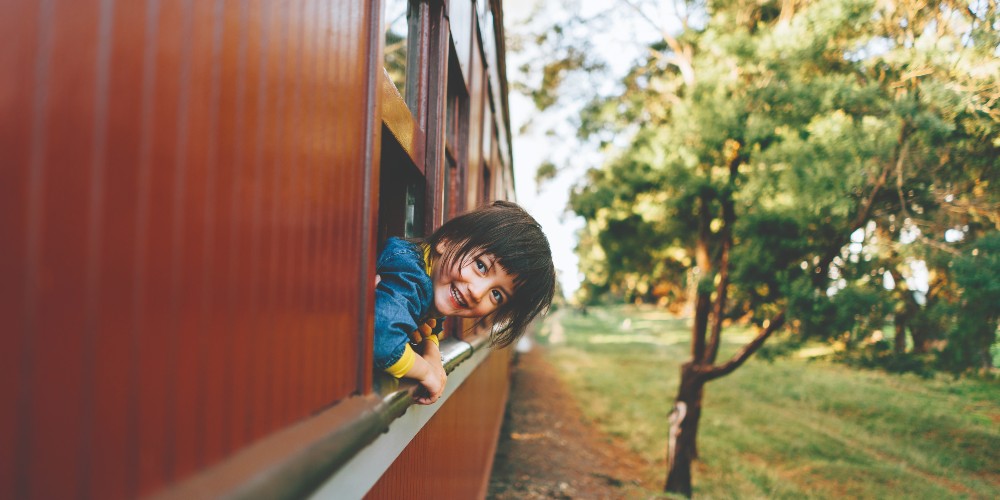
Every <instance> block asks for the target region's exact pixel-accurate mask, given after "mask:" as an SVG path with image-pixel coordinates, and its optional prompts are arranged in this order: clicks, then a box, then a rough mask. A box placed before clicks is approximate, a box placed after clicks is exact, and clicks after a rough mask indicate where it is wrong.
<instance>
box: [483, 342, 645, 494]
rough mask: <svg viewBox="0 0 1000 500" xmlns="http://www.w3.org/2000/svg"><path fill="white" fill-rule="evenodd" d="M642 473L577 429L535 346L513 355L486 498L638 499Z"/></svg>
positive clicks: (593, 434) (628, 457) (586, 429)
mask: <svg viewBox="0 0 1000 500" xmlns="http://www.w3.org/2000/svg"><path fill="white" fill-rule="evenodd" d="M643 467H645V465H644V464H643V461H642V460H641V459H640V458H638V457H636V456H635V455H634V454H631V453H630V452H628V451H626V450H622V449H619V448H618V447H616V446H615V445H614V444H612V443H611V441H610V440H609V439H607V438H606V437H605V436H602V435H600V434H599V432H598V431H596V430H595V429H594V428H593V427H591V426H588V425H587V424H585V423H584V420H583V416H582V414H581V412H580V408H579V407H578V406H577V403H576V401H575V400H574V399H573V398H572V397H571V396H570V394H569V392H568V391H567V389H566V388H565V387H564V386H563V384H562V382H561V381H560V380H559V378H558V376H557V374H556V372H555V369H554V368H553V367H552V366H551V365H550V364H549V363H548V362H547V361H546V360H545V353H544V351H543V349H542V348H541V347H539V346H535V347H534V348H533V349H532V350H531V351H530V352H527V353H521V354H519V355H518V361H517V367H516V369H515V371H514V377H513V380H512V383H511V393H510V400H509V402H508V404H507V416H506V419H505V422H504V427H503V429H502V430H501V435H500V442H499V444H498V446H497V454H496V459H495V461H494V464H493V474H492V476H491V478H490V488H489V493H488V494H487V498H491V499H498V500H500V499H541V498H561V499H568V498H580V499H591V498H593V499H607V498H610V499H615V498H643V497H646V496H648V495H647V494H646V493H644V492H647V491H648V490H644V489H643V488H642V487H643V486H645V487H646V488H649V487H651V485H642V484H641V483H640V480H639V479H638V478H639V477H640V476H641V472H640V471H642V470H643Z"/></svg>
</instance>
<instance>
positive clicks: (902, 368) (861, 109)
mask: <svg viewBox="0 0 1000 500" xmlns="http://www.w3.org/2000/svg"><path fill="white" fill-rule="evenodd" d="M577 3H578V2H564V3H563V4H562V7H563V12H569V13H570V14H569V15H565V16H562V17H546V16H541V15H537V16H534V17H533V19H534V21H533V22H531V23H529V24H526V25H524V26H520V27H513V28H512V29H511V30H510V34H509V36H510V37H511V42H510V46H511V49H512V50H513V51H514V52H515V53H520V56H519V57H520V59H521V60H526V61H527V62H526V63H524V64H523V65H522V66H521V67H520V68H519V69H520V71H521V73H519V74H520V75H521V76H520V77H518V76H517V72H512V73H514V74H513V75H512V78H513V79H514V80H517V79H518V78H521V80H520V81H517V82H515V85H514V86H513V87H514V88H515V89H516V90H520V91H521V92H523V93H525V94H527V95H529V96H530V97H531V98H532V101H533V102H534V104H535V105H536V106H537V108H538V110H539V113H541V114H545V113H555V112H558V110H559V109H560V108H561V107H563V108H564V107H565V106H566V105H567V104H568V103H569V101H571V100H572V101H574V102H576V103H580V102H583V103H584V104H582V105H578V108H577V109H579V110H580V112H579V114H578V115H577V116H575V117H574V118H573V120H572V123H573V129H574V130H573V133H574V137H572V140H573V141H576V143H577V144H579V145H581V146H580V147H583V146H584V145H586V146H588V147H592V148H595V149H596V150H598V151H600V157H601V158H602V160H601V162H600V163H599V164H598V165H595V166H593V167H592V168H589V169H588V170H587V171H586V172H585V173H584V174H583V175H582V176H581V177H580V180H579V181H578V183H577V185H576V187H575V188H574V189H573V192H572V194H571V196H570V203H569V204H570V207H569V208H570V210H571V211H572V212H573V213H575V214H578V215H579V216H582V217H583V219H584V220H585V227H584V228H583V229H582V230H581V231H580V233H579V242H578V246H577V253H578V255H579V257H580V269H581V273H582V275H583V276H584V280H583V282H582V284H581V287H580V289H579V290H578V291H577V292H576V295H575V296H574V297H573V300H574V301H575V303H576V304H578V305H581V306H586V305H593V304H598V303H642V304H655V305H657V306H659V307H661V308H663V309H666V310H670V311H674V312H681V313H686V314H689V315H690V314H694V313H695V309H696V306H697V304H698V300H699V296H700V297H701V298H702V299H704V301H703V302H704V304H705V305H704V307H706V308H707V307H708V304H715V303H721V304H722V306H723V307H722V308H721V311H720V314H719V317H718V318H717V319H718V320H719V321H723V322H725V324H727V325H728V324H730V323H732V324H736V325H747V326H752V325H757V326H758V327H761V326H763V325H765V324H767V322H768V321H769V320H770V319H772V318H774V317H775V316H776V315H777V314H778V313H782V316H781V317H782V318H784V320H785V321H784V330H783V332H784V334H785V335H784V337H783V338H784V339H785V342H786V343H793V344H801V343H804V342H809V341H814V340H821V341H823V342H826V343H827V344H828V345H830V346H833V347H835V348H836V353H837V357H838V358H839V359H841V360H843V361H845V362H847V363H850V364H854V365H859V366H872V367H882V368H885V369H888V370H890V371H898V372H915V373H918V374H923V375H929V374H930V373H932V372H933V371H936V370H944V371H947V372H951V373H955V374H980V375H983V374H985V375H987V376H995V373H996V368H997V367H998V366H1000V364H998V363H1000V344H998V343H997V329H998V318H1000V232H998V229H1000V190H998V189H997V182H998V180H1000V134H998V131H1000V108H998V106H997V103H998V100H1000V14H998V8H997V2H996V1H994V0H973V1H925V0H921V1H911V0H898V1H896V0H823V1H808V0H723V1H684V0H677V1H673V2H670V1H643V0H617V1H613V2H612V1H609V2H605V3H604V4H605V5H606V7H605V9H606V10H603V11H599V12H597V13H596V14H593V13H591V14H589V15H584V14H582V13H581V14H575V15H574V14H573V13H574V12H577V13H579V12H583V11H585V10H586V9H580V8H579V7H578V6H576V4H577ZM551 4H552V2H548V5H549V6H548V7H544V6H539V7H536V8H537V9H538V10H539V12H540V11H541V10H544V9H546V8H551ZM575 6H576V7H575ZM625 18H629V19H631V20H632V21H633V22H638V23H647V24H648V26H649V27H650V28H652V29H653V30H655V31H656V32H657V33H659V34H660V35H662V36H660V37H658V39H657V40H655V41H654V42H652V43H649V44H648V45H647V46H645V47H643V50H642V51H639V52H637V53H639V54H641V55H640V56H638V57H637V58H636V59H634V60H633V61H631V62H630V65H629V68H628V70H627V71H626V72H625V74H624V77H621V76H616V75H614V74H613V73H612V72H610V71H608V61H606V60H603V59H602V57H601V55H600V54H601V52H600V51H599V50H595V45H594V44H595V41H594V33H595V32H597V31H608V30H611V31H613V30H615V29H618V28H616V27H617V26H622V24H620V23H622V19H625ZM543 20H544V21H543ZM581 82H586V84H583V85H581ZM551 133H552V134H553V135H555V134H557V133H560V132H559V131H557V130H553V131H552V132H551ZM567 163H568V162H567V161H566V160H564V159H560V158H545V159H543V161H542V162H541V167H540V168H539V171H538V181H539V182H543V183H544V182H546V180H547V179H551V178H552V177H554V176H557V175H559V174H560V172H563V171H565V170H567V169H571V168H574V165H570V164H567ZM720 294H722V295H723V300H721V301H720V300H719V296H720ZM706 311H707V309H706ZM706 314H708V313H707V312H706ZM702 335H704V334H702ZM775 349H776V347H775V346H772V347H771V349H770V351H769V352H775ZM991 374H992V375H991Z"/></svg>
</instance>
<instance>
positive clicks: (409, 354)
mask: <svg viewBox="0 0 1000 500" xmlns="http://www.w3.org/2000/svg"><path fill="white" fill-rule="evenodd" d="M416 357H417V353H415V352H413V348H412V347H410V344H405V345H404V346H403V355H402V356H400V357H399V361H396V362H395V363H393V364H392V366H390V367H389V368H386V369H385V372H386V373H388V374H389V375H392V376H393V377H396V378H403V375H406V372H408V371H410V368H413V363H414V361H415V360H416Z"/></svg>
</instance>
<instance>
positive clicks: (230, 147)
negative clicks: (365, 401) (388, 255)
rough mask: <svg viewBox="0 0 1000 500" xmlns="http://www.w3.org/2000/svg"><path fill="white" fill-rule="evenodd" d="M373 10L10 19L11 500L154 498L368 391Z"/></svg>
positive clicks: (82, 10)
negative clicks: (367, 174)
mask: <svg viewBox="0 0 1000 500" xmlns="http://www.w3.org/2000/svg"><path fill="white" fill-rule="evenodd" d="M366 4H367V2H347V1H344V2H320V1H312V0H289V1H284V2H281V1H260V0H244V1H223V0H217V1H195V0H147V1H145V2H139V1H131V0H128V1H127V0H38V1H16V2H2V3H0V32H2V33H4V34H5V43H4V46H3V47H2V48H0V110H2V112H0V141H2V142H0V151H2V154H3V158H2V162H3V163H2V169H0V241H2V242H3V244H2V245H0V252H2V253H0V276H2V279H0V298H2V300H0V303H2V305H0V308H2V309H0V332H2V348H0V353H2V354H0V356H2V358H0V370H2V372H0V380H2V382H0V383H2V384H3V385H2V386H0V391H2V392H0V398H2V400H3V401H5V402H6V401H9V402H16V404H15V405H14V408H12V409H11V411H4V412H0V449H2V451H0V497H4V498H10V497H16V498H21V497H34V498H70V497H77V496H83V495H90V496H93V497H96V498H116V497H119V498H120V497H128V496H135V495H136V494H140V493H143V492H149V491H152V490H155V489H157V488H158V487H159V486H161V485H163V484H165V483H167V482H170V481H173V480H176V479H179V478H182V477H184V476H186V475H189V474H190V473H191V472H193V471H196V470H198V469H200V468H203V467H205V466H207V465H209V464H211V463H214V462H217V461H218V460H220V459H221V458H223V457H225V456H226V455H228V454H230V453H232V452H233V451H235V450H237V449H238V448H240V447H242V446H244V445H246V444H247V443H249V442H251V441H253V440H255V439H257V438H259V437H261V436H263V435H265V434H267V433H269V432H271V431H274V430H275V429H279V428H281V427H283V426H286V425H288V424H289V423H290V422H293V421H295V420H298V419H301V418H303V417H306V416H308V415H310V414H311V413H313V412H315V411H316V410H318V409H320V408H323V407H326V406H328V405H330V404H331V403H333V402H335V401H337V400H338V399H340V398H343V397H344V396H346V395H348V394H350V393H352V392H354V391H355V390H356V388H357V387H358V380H357V378H358V373H359V370H358V362H359V360H358V356H357V353H358V352H363V349H362V347H361V345H360V340H359V339H360V332H359V325H361V324H362V323H363V322H362V319H361V318H359V317H358V315H359V313H360V307H359V302H358V301H359V300H360V298H359V293H358V284H359V283H361V282H362V280H363V277H362V276H361V273H363V272H365V271H366V266H360V265H358V263H359V262H363V261H365V259H366V258H367V257H366V256H363V255H362V254H361V253H362V251H363V249H364V248H366V246H365V245H363V244H362V239H363V238H364V237H365V236H364V235H363V234H362V231H363V229H362V228H363V226H362V224H363V218H364V217H365V214H366V212H365V206H364V189H363V188H364V168H363V165H364V164H365V159H366V154H365V151H364V145H365V144H366V143H368V141H366V138H365V136H366V134H368V133H369V130H366V128H365V124H366V123H367V122H366V116H368V115H370V114H371V112H372V111H371V110H370V109H367V108H366V106H367V104H366V101H365V98H366V94H365V89H366V85H367V78H368V67H367V65H368V55H367V54H366V51H365V47H366V46H367V43H368V30H367V26H368V24H369V23H368V21H367V20H368V17H367V16H370V13H368V10H369V9H370V8H371V6H370V5H366Z"/></svg>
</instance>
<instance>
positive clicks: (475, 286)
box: [469, 280, 490, 303]
mask: <svg viewBox="0 0 1000 500" xmlns="http://www.w3.org/2000/svg"><path fill="white" fill-rule="evenodd" d="M489 289H490V287H489V283H487V282H486V280H477V281H474V282H472V283H469V295H472V300H474V301H476V303H479V302H481V301H482V300H483V295H485V294H486V291H487V290H489Z"/></svg>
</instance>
